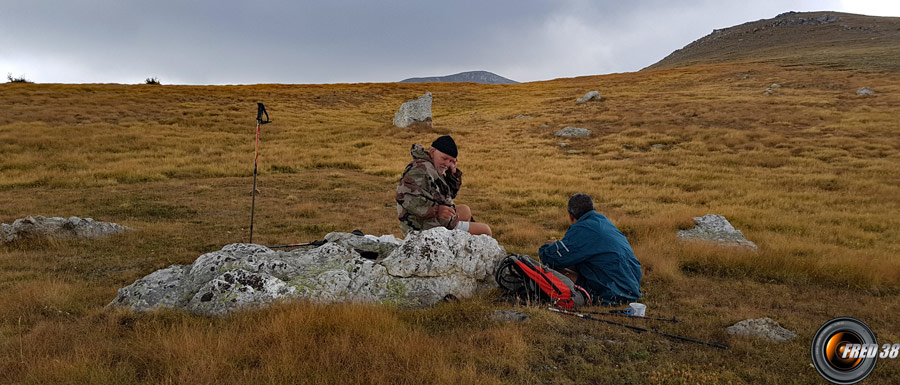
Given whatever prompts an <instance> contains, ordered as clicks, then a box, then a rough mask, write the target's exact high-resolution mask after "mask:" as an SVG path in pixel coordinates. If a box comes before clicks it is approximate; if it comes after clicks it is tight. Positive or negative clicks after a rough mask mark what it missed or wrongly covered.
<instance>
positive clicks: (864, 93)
mask: <svg viewBox="0 0 900 385" xmlns="http://www.w3.org/2000/svg"><path fill="white" fill-rule="evenodd" d="M856 94H857V95H859V96H875V91H872V90H870V89H869V88H868V87H863V88H860V89H859V91H856Z"/></svg>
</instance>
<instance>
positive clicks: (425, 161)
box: [397, 135, 491, 235]
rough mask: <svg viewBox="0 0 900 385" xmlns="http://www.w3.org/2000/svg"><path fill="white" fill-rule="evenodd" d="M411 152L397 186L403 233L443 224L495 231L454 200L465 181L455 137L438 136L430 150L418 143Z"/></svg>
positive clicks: (399, 214)
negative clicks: (460, 168)
mask: <svg viewBox="0 0 900 385" xmlns="http://www.w3.org/2000/svg"><path fill="white" fill-rule="evenodd" d="M409 153H410V155H412V158H413V159H412V162H409V165H407V166H406V170H404V171H403V176H401V177H400V185H399V186H397V216H398V217H399V219H400V227H401V228H402V229H403V234H404V235H406V234H407V233H409V232H410V230H417V231H422V230H428V229H430V228H432V227H438V226H443V227H446V228H447V229H450V230H454V229H456V230H463V231H468V232H469V233H471V234H475V235H478V234H486V235H491V228H490V227H489V226H488V225H486V224H484V223H475V222H474V221H472V210H471V209H470V208H469V206H466V205H459V206H456V205H455V204H454V203H453V198H456V193H457V192H458V191H459V187H460V186H461V185H462V171H460V170H459V169H457V168H456V161H457V155H458V154H457V150H456V142H454V141H453V138H451V137H450V136H449V135H444V136H442V137H440V138H437V140H435V141H434V142H433V143H431V148H430V149H429V150H428V151H425V149H424V148H423V147H422V146H420V145H418V144H414V145H413V146H412V149H411V150H410V152H409Z"/></svg>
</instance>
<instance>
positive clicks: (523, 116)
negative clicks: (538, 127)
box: [516, 115, 531, 119]
mask: <svg viewBox="0 0 900 385" xmlns="http://www.w3.org/2000/svg"><path fill="white" fill-rule="evenodd" d="M516 119H531V116H530V115H516Z"/></svg>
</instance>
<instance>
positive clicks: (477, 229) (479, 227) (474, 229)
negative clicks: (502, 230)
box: [469, 223, 494, 237]
mask: <svg viewBox="0 0 900 385" xmlns="http://www.w3.org/2000/svg"><path fill="white" fill-rule="evenodd" d="M469 234H472V235H487V236H489V237H490V236H493V235H494V234H493V233H492V232H491V227H490V226H488V225H486V224H484V223H469Z"/></svg>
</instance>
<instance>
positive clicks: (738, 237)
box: [678, 214, 757, 250]
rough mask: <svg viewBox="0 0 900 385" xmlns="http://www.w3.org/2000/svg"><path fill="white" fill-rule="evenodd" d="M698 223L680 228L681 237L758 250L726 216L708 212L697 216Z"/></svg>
mask: <svg viewBox="0 0 900 385" xmlns="http://www.w3.org/2000/svg"><path fill="white" fill-rule="evenodd" d="M694 221H695V222H696V223H697V225H696V226H694V228H693V229H690V230H679V231H678V238H679V239H688V240H701V241H709V242H716V243H720V244H723V245H729V246H742V247H748V248H750V249H753V250H756V249H757V247H756V244H755V243H753V242H750V241H748V240H747V238H744V234H743V233H741V231H740V230H736V229H735V228H734V226H732V225H731V223H729V222H728V220H727V219H725V217H723V216H721V215H716V214H707V215H704V216H702V217H695V218H694Z"/></svg>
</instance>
